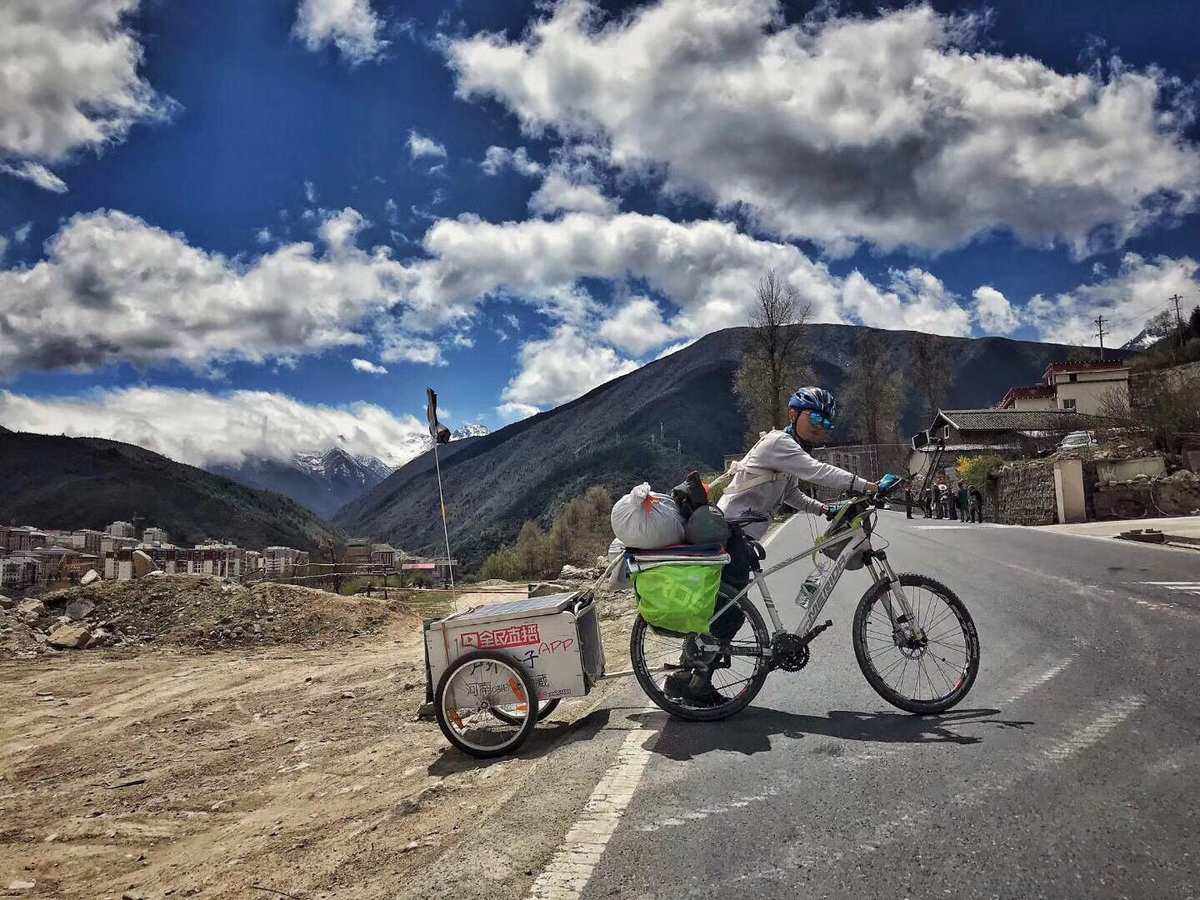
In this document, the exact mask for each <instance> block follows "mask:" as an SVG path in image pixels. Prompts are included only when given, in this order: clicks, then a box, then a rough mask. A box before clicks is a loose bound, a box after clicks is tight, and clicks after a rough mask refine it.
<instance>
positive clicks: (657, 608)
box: [633, 564, 721, 634]
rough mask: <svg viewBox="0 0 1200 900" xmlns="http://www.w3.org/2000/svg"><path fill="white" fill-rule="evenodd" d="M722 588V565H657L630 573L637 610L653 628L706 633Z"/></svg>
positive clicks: (684, 632) (685, 632) (688, 632)
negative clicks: (633, 573)
mask: <svg viewBox="0 0 1200 900" xmlns="http://www.w3.org/2000/svg"><path fill="white" fill-rule="evenodd" d="M720 587H721V566H713V565H686V564H684V565H670V566H656V567H655V568H653V569H648V570H646V571H645V572H638V573H636V574H635V575H634V576H633V590H634V593H635V594H637V598H638V612H640V613H641V614H642V618H643V619H645V620H646V622H647V623H649V624H650V625H653V626H654V627H655V628H662V629H665V630H666V631H676V632H680V633H682V634H690V633H692V632H697V633H699V634H705V633H707V632H708V620H709V619H711V618H712V617H713V613H714V612H715V611H716V604H717V592H718V591H719V590H720Z"/></svg>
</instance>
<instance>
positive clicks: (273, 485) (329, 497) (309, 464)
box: [209, 422, 489, 518]
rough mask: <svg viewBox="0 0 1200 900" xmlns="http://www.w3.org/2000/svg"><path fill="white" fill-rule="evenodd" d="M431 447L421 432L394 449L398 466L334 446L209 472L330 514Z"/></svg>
mask: <svg viewBox="0 0 1200 900" xmlns="http://www.w3.org/2000/svg"><path fill="white" fill-rule="evenodd" d="M488 433H489V432H488V427H487V426H486V425H480V424H479V423H477V422H473V423H468V424H466V425H463V426H461V427H459V428H456V429H454V430H453V431H451V432H450V440H452V441H461V440H463V439H465V438H477V437H482V436H483V435H485V434H488ZM432 447H433V438H431V437H430V436H429V435H428V434H423V433H420V432H418V433H416V434H413V435H412V436H411V438H410V439H409V440H408V441H406V443H405V444H404V445H402V446H398V447H392V448H390V449H391V456H390V459H391V460H392V462H394V463H395V464H396V466H395V467H394V466H391V465H388V463H386V462H384V461H383V460H381V459H379V458H378V457H375V456H366V455H356V454H353V453H351V452H349V451H348V450H345V449H343V448H342V447H331V448H329V449H327V450H321V449H313V450H304V451H301V452H299V453H297V454H296V455H295V456H294V457H292V458H291V459H290V460H278V459H264V458H254V459H248V460H246V461H245V462H243V463H242V464H241V465H239V466H229V465H224V466H212V467H210V468H209V471H210V472H213V473H214V474H216V475H224V476H225V477H227V478H232V479H233V480H234V481H240V482H241V483H242V484H245V485H248V486H250V487H256V488H265V489H266V490H270V491H278V492H279V493H281V494H284V495H285V496H288V497H291V498H292V499H293V500H295V501H296V502H297V503H302V504H304V505H305V506H307V507H308V508H309V509H311V510H312V511H313V512H315V513H316V514H317V515H319V516H322V517H324V518H328V517H331V516H332V515H333V514H334V513H336V512H337V511H338V510H339V509H341V508H342V507H343V506H345V505H346V504H347V503H349V502H350V501H351V500H356V499H358V498H359V497H361V496H362V495H363V494H366V493H367V492H368V491H370V490H371V489H372V488H374V487H375V485H377V484H379V483H380V482H381V481H383V480H384V479H385V478H387V477H388V476H389V475H391V474H392V472H394V471H395V470H396V467H398V466H402V465H404V464H405V463H407V462H409V461H411V460H413V459H415V458H416V457H418V456H420V455H421V454H422V453H425V452H426V451H428V450H429V449H430V448H432Z"/></svg>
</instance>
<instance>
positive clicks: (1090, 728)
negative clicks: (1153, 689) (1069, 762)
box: [1039, 694, 1146, 768]
mask: <svg viewBox="0 0 1200 900" xmlns="http://www.w3.org/2000/svg"><path fill="white" fill-rule="evenodd" d="M1145 704H1146V698H1145V697H1143V696H1141V695H1140V694H1135V695H1133V696H1130V697H1123V698H1122V699H1121V700H1120V701H1118V702H1117V704H1116V706H1114V707H1113V708H1112V709H1111V710H1109V711H1108V712H1106V713H1104V714H1103V715H1101V716H1099V717H1097V718H1095V719H1093V720H1092V721H1090V722H1088V723H1087V724H1086V725H1084V726H1083V727H1082V728H1079V729H1077V730H1076V731H1073V732H1071V734H1069V735H1068V736H1067V737H1066V738H1064V739H1063V740H1061V741H1059V742H1058V743H1057V744H1055V745H1054V746H1053V747H1051V748H1049V749H1048V750H1046V751H1045V752H1044V753H1043V754H1042V755H1043V756H1044V757H1045V758H1046V759H1047V760H1049V761H1050V762H1052V763H1060V762H1062V761H1063V760H1065V759H1070V758H1071V757H1072V756H1077V755H1078V754H1080V753H1082V752H1083V751H1084V750H1087V749H1088V748H1089V747H1091V746H1092V745H1093V744H1095V743H1097V742H1098V741H1099V740H1100V739H1101V738H1103V737H1104V736H1105V735H1106V734H1108V733H1109V732H1110V731H1112V730H1113V729H1114V728H1116V727H1117V726H1118V725H1120V724H1121V723H1122V722H1124V721H1125V720H1126V719H1128V718H1129V717H1130V715H1132V714H1133V713H1134V712H1135V711H1137V710H1138V709H1141V707H1143V706H1145ZM1039 768H1044V766H1041V767H1039Z"/></svg>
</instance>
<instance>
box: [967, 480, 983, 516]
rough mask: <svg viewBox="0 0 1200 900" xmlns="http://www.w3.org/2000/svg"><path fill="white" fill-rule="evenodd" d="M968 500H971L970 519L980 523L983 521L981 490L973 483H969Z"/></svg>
mask: <svg viewBox="0 0 1200 900" xmlns="http://www.w3.org/2000/svg"><path fill="white" fill-rule="evenodd" d="M970 502H971V521H972V522H980V523H982V522H983V492H982V491H980V490H979V488H977V487H975V485H971V490H970Z"/></svg>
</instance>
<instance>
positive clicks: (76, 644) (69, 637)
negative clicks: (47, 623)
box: [48, 624, 92, 650]
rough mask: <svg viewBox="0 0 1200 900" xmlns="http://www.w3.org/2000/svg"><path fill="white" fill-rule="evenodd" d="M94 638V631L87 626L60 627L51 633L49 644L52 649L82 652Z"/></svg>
mask: <svg viewBox="0 0 1200 900" xmlns="http://www.w3.org/2000/svg"><path fill="white" fill-rule="evenodd" d="M91 636H92V630H91V629H90V628H88V627H87V626H86V625H81V624H72V625H59V626H58V627H57V628H55V629H54V630H53V631H51V632H50V636H49V638H48V642H49V644H50V646H51V647H60V648H62V649H63V650H82V649H83V647H84V645H86V644H87V642H88V640H89V639H90V638H91Z"/></svg>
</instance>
